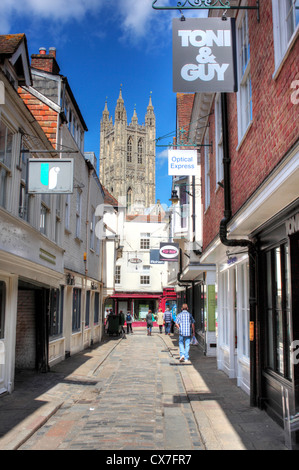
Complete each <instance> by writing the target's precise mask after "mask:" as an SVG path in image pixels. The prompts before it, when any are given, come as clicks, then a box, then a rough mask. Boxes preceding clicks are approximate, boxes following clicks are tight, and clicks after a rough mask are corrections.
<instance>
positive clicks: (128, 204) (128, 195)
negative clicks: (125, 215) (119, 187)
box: [127, 188, 132, 212]
mask: <svg viewBox="0 0 299 470" xmlns="http://www.w3.org/2000/svg"><path fill="white" fill-rule="evenodd" d="M131 206H132V189H131V188H129V189H128V191H127V211H128V212H130V210H131Z"/></svg>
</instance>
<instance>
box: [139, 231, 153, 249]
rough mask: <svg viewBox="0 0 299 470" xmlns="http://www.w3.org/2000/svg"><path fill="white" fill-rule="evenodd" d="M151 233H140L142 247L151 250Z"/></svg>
mask: <svg viewBox="0 0 299 470" xmlns="http://www.w3.org/2000/svg"><path fill="white" fill-rule="evenodd" d="M150 236H151V234H150V233H141V234H140V249H141V250H149V249H150Z"/></svg>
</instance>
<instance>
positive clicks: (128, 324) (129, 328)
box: [126, 310, 133, 334]
mask: <svg viewBox="0 0 299 470" xmlns="http://www.w3.org/2000/svg"><path fill="white" fill-rule="evenodd" d="M126 322H127V334H129V332H131V333H133V330H132V323H133V319H132V315H131V312H130V311H129V310H128V312H127V316H126Z"/></svg>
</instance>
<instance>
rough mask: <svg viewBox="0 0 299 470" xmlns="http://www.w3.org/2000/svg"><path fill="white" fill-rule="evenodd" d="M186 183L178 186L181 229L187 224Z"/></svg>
mask: <svg viewBox="0 0 299 470" xmlns="http://www.w3.org/2000/svg"><path fill="white" fill-rule="evenodd" d="M186 189H187V188H186V184H182V185H181V186H180V210H181V217H180V221H181V229H186V228H187V225H188V212H189V211H188V209H189V206H188V200H187V191H186Z"/></svg>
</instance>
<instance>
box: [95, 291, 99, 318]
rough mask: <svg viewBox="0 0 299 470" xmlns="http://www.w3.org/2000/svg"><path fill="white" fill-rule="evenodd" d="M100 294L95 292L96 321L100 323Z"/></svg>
mask: <svg viewBox="0 0 299 470" xmlns="http://www.w3.org/2000/svg"><path fill="white" fill-rule="evenodd" d="M99 311H100V296H99V293H98V292H95V294H94V323H99Z"/></svg>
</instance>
